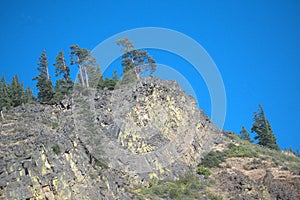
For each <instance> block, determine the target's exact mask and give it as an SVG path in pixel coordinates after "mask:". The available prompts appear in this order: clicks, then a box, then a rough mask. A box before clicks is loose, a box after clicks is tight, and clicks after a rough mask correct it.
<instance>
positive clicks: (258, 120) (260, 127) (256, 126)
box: [251, 105, 280, 150]
mask: <svg viewBox="0 0 300 200" xmlns="http://www.w3.org/2000/svg"><path fill="white" fill-rule="evenodd" d="M258 109H259V112H258V113H256V112H254V119H253V125H252V128H251V132H256V134H257V135H256V136H255V139H256V140H258V144H260V145H262V146H265V147H268V148H270V149H275V150H280V149H279V146H278V145H277V141H276V137H275V135H274V133H273V131H272V128H271V125H270V122H269V121H268V120H267V118H266V116H265V113H264V110H263V108H262V106H261V105H259V106H258Z"/></svg>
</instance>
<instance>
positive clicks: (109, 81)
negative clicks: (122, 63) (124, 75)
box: [97, 71, 119, 90]
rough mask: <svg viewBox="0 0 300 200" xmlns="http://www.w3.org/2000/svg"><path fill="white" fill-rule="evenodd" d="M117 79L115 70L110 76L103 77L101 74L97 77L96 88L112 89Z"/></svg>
mask: <svg viewBox="0 0 300 200" xmlns="http://www.w3.org/2000/svg"><path fill="white" fill-rule="evenodd" d="M118 81H119V79H118V76H117V71H114V72H113V74H112V78H105V79H103V77H102V76H101V78H100V79H99V82H98V85H97V88H98V89H100V90H103V89H104V88H106V89H108V90H114V89H115V86H116V84H117V82H118Z"/></svg>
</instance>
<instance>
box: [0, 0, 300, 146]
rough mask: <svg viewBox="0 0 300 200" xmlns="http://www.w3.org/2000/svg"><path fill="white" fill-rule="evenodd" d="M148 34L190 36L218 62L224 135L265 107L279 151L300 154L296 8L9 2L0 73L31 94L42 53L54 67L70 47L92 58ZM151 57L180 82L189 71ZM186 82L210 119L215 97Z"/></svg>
mask: <svg viewBox="0 0 300 200" xmlns="http://www.w3.org/2000/svg"><path fill="white" fill-rule="evenodd" d="M149 26H150V27H163V28H169V29H173V30H176V31H179V32H181V33H184V34H186V35H188V36H189V37H191V38H193V39H194V40H196V41H197V42H198V43H199V44H201V45H202V46H203V48H205V50H206V51H207V52H208V54H209V55H210V56H211V58H212V59H213V60H214V62H215V64H216V65H217V67H218V69H219V71H220V73H221V75H222V78H223V81H224V85H225V88H226V95H227V115H226V121H225V126H224V129H225V130H232V131H234V132H236V133H238V132H239V131H240V129H241V126H242V125H245V126H246V128H247V129H248V130H250V129H251V125H252V118H253V112H254V111H256V110H257V106H258V104H262V105H263V107H264V109H265V113H266V115H267V118H268V119H269V121H270V123H271V125H272V128H273V131H274V133H275V135H276V137H277V140H278V143H279V145H280V147H281V148H289V147H290V146H292V147H293V148H299V149H300V134H299V130H300V123H299V122H298V120H299V119H300V102H299V97H300V79H299V75H300V56H299V55H300V1H297V0H287V1H275V0H272V1H258V0H254V1H222V2H220V1H214V0H213V1H200V0H195V1H174V0H173V1H169V0H165V1H161V0H160V1H159V0H151V1H143V0H140V1H108V0H107V1H106V0H102V1H88V0H87V1H74V0H73V1H58V0H56V1H55V0H52V1H30V0H29V1H16V0H11V1H9V0H4V1H1V7H0V27H1V34H0V44H1V45H0V60H1V62H0V69H1V70H0V72H1V73H4V74H5V75H6V77H7V79H8V80H10V79H11V78H12V76H13V75H14V74H16V73H17V74H18V75H19V78H20V79H21V80H23V81H24V84H25V85H26V86H27V85H30V86H31V87H32V88H34V86H35V82H33V81H31V79H32V78H33V77H34V76H35V75H36V74H37V71H36V66H37V61H38V57H39V55H40V54H41V52H42V51H43V50H47V54H48V57H49V63H50V65H51V66H52V64H53V63H54V60H55V56H56V55H57V53H58V51H59V50H64V51H65V53H66V54H68V52H69V46H70V45H72V44H79V45H80V46H81V47H85V48H88V49H91V50H92V49H93V48H94V47H96V46H97V45H98V44H99V43H100V42H102V41H103V40H105V39H107V38H109V37H110V36H112V35H114V34H117V33H119V32H122V31H125V30H128V29H133V28H140V27H149ZM116 48H118V47H117V46H116ZM150 52H151V54H152V55H153V57H154V58H155V59H156V61H157V62H159V63H163V64H167V65H169V66H172V65H174V66H175V65H178V66H177V67H178V68H179V70H180V67H181V69H182V73H183V74H184V71H186V70H189V67H187V66H188V65H189V64H188V63H186V62H185V61H184V60H180V58H178V57H176V56H174V55H170V54H168V53H164V52H158V51H150ZM99 62H100V65H101V61H99ZM179 65H182V66H179ZM52 72H53V69H52ZM191 73H192V72H191ZM187 74H188V73H187ZM52 76H54V73H53V74H52ZM185 78H186V79H188V80H189V81H190V82H192V83H193V84H196V85H197V86H198V85H199V87H197V89H196V93H197V96H198V97H199V104H200V107H201V108H202V109H204V110H205V112H206V113H207V114H208V115H210V111H211V110H210V106H211V105H210V104H211V103H210V96H209V93H208V91H207V88H206V86H205V83H204V82H203V80H201V78H197V79H195V78H193V76H191V77H185ZM193 86H194V85H193Z"/></svg>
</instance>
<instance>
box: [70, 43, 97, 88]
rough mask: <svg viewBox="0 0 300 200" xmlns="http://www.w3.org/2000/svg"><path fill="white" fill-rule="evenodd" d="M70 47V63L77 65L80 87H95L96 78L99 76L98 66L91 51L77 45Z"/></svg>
mask: <svg viewBox="0 0 300 200" xmlns="http://www.w3.org/2000/svg"><path fill="white" fill-rule="evenodd" d="M70 49H71V65H77V66H78V69H79V74H78V77H79V82H80V84H81V86H82V87H85V88H89V87H92V88H96V87H97V84H98V80H99V78H100V77H101V71H100V67H99V65H98V64H97V62H96V59H95V58H94V57H93V56H92V53H91V52H90V51H89V50H87V49H85V48H80V47H79V46H78V45H72V46H71V47H70Z"/></svg>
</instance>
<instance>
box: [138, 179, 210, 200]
mask: <svg viewBox="0 0 300 200" xmlns="http://www.w3.org/2000/svg"><path fill="white" fill-rule="evenodd" d="M204 188H205V185H204V183H202V182H200V180H199V178H198V177H196V176H194V175H193V174H185V175H184V176H180V177H179V179H178V180H175V181H151V184H150V186H149V187H148V188H142V189H141V190H140V192H139V194H138V195H139V196H140V197H141V198H142V199H148V198H151V199H155V197H159V198H166V197H170V198H171V199H196V198H197V197H199V195H200V193H201V190H202V189H204Z"/></svg>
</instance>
